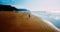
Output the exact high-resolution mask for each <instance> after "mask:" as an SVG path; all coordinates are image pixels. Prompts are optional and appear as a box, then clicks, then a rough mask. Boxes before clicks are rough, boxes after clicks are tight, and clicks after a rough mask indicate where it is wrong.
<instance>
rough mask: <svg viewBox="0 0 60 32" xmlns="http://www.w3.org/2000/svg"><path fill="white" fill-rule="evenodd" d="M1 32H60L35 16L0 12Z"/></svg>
mask: <svg viewBox="0 0 60 32" xmlns="http://www.w3.org/2000/svg"><path fill="white" fill-rule="evenodd" d="M0 32H58V31H57V30H56V29H55V28H53V27H51V26H49V25H48V24H47V23H45V22H44V21H42V20H41V19H39V18H38V17H36V16H34V15H30V17H29V14H28V13H25V12H0Z"/></svg>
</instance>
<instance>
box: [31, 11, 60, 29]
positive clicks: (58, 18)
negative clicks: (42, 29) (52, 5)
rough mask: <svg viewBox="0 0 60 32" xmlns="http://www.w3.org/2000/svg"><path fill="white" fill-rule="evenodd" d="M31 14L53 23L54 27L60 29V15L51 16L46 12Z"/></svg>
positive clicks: (33, 12)
mask: <svg viewBox="0 0 60 32" xmlns="http://www.w3.org/2000/svg"><path fill="white" fill-rule="evenodd" d="M31 13H32V14H34V15H36V16H38V17H40V18H42V19H45V20H47V21H49V22H51V23H52V24H53V25H54V26H56V27H57V28H59V29H60V15H59V14H58V15H56V14H51V13H48V12H45V11H32V12H31Z"/></svg>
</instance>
